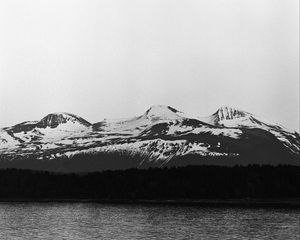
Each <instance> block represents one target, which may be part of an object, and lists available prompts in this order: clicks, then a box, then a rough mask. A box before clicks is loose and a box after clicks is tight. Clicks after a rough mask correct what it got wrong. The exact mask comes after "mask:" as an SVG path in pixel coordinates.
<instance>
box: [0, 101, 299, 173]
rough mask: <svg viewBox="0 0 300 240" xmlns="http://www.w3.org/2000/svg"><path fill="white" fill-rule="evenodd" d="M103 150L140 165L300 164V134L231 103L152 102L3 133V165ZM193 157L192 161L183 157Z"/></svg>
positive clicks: (49, 119)
mask: <svg viewBox="0 0 300 240" xmlns="http://www.w3.org/2000/svg"><path fill="white" fill-rule="evenodd" d="M99 153H105V154H111V153H119V154H123V156H124V154H125V155H127V156H136V155H138V156H140V158H139V159H140V160H138V162H137V163H136V166H143V165H145V166H169V165H175V166H176V165H177V164H179V165H182V164H183V165H184V164H198V163H199V164H201V163H203V160H204V159H206V160H205V164H215V163H216V162H217V163H218V164H221V165H222V164H224V165H226V164H228V161H232V159H233V161H235V164H245V163H247V164H248V163H262V164H263V163H268V164H285V163H288V164H299V163H300V160H299V156H300V136H299V134H298V133H297V132H292V131H289V130H287V129H285V128H283V127H281V126H278V125H276V124H270V123H268V122H267V121H263V120H261V119H260V118H258V117H256V116H254V115H253V114H250V113H248V112H245V111H241V110H237V109H234V108H230V107H222V108H220V109H218V110H217V111H216V112H215V113H214V114H213V115H211V116H209V117H205V118H189V117H187V116H186V115H185V114H184V113H182V112H180V111H178V110H176V109H174V108H172V107H170V106H164V105H156V106H152V107H150V108H149V109H148V110H147V111H146V112H145V113H144V114H142V115H140V116H138V117H133V118H129V119H122V120H112V119H111V120H109V119H105V120H103V121H101V122H98V123H95V124H91V123H89V122H88V121H86V120H84V119H83V118H81V117H78V116H76V115H73V114H69V113H52V114H49V115H47V116H45V117H44V118H42V119H41V120H40V121H30V122H23V123H20V124H17V125H15V126H12V127H6V128H3V129H1V131H0V167H1V166H2V167H5V166H6V167H7V166H10V167H11V166H13V167H19V166H23V167H24V166H27V167H28V168H30V166H29V165H30V164H27V165H26V163H27V162H32V160H33V159H34V161H35V165H39V166H49V165H51V163H52V162H55V163H56V164H57V161H60V160H59V159H64V161H62V160H61V161H60V163H64V162H65V160H66V159H67V160H68V161H69V163H68V164H70V163H72V159H76V156H79V155H83V154H84V155H83V156H85V158H88V156H96V155H97V154H99ZM190 156H192V157H193V162H190V161H189V160H184V159H187V158H189V157H190ZM178 158H182V160H180V161H179V160H178ZM208 158H209V159H210V160H207V159H208ZM120 159H121V157H120ZM195 159H196V160H195ZM197 159H199V160H197ZM245 159H246V160H245ZM275 159H276V160H275ZM103 161H104V160H103ZM118 161H119V160H118ZM124 161H125V160H124ZM120 162H122V161H121V160H120ZM98 163H99V164H100V165H101V159H99V161H98ZM1 164H2V165H1ZM81 164H88V163H87V161H86V162H85V163H81ZM118 164H119V163H118ZM123 165H124V163H123ZM130 166H131V167H132V165H130ZM40 168H41V169H47V167H46V168H44V167H40ZM116 168H118V166H116ZM101 169H102V168H101V167H100V170H101ZM95 170H99V169H95Z"/></svg>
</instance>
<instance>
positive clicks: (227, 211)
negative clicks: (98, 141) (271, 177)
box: [0, 203, 300, 240]
mask: <svg viewBox="0 0 300 240" xmlns="http://www.w3.org/2000/svg"><path fill="white" fill-rule="evenodd" d="M299 219H300V209H272V208H228V207H216V208H215V207H197V206H171V205H147V204H136V205H133V204H132V205H130V204H100V203H0V239H30V240H32V239H73V240H76V239H130V240H131V239H300V229H299Z"/></svg>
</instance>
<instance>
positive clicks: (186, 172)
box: [0, 165, 300, 200]
mask: <svg viewBox="0 0 300 240" xmlns="http://www.w3.org/2000/svg"><path fill="white" fill-rule="evenodd" d="M242 198H247V199H249V198H250V199H251V198H253V199H254V198H260V199H288V198H300V167H299V166H298V167H297V166H287V165H285V166H277V167H275V166H266V165H264V166H259V165H250V166H247V167H245V166H244V167H243V166H235V167H224V166H186V167H171V168H149V169H127V170H115V171H111V170H108V171H103V172H93V173H84V174H83V173H82V174H75V173H53V172H46V171H33V170H22V169H1V170H0V199H2V200H9V199H37V200H38V199H108V200H109V199H111V200H113V199H133V200H135V199H148V200H150V199H156V200H164V199H174V200H176V199H191V200H193V199H242Z"/></svg>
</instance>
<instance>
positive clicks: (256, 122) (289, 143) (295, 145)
mask: <svg viewBox="0 0 300 240" xmlns="http://www.w3.org/2000/svg"><path fill="white" fill-rule="evenodd" d="M199 119H201V120H202V121H204V122H206V123H209V124H212V125H214V126H222V127H227V128H258V129H263V130H266V131H268V132H270V133H272V134H273V135H274V136H276V137H277V139H278V140H279V141H281V142H282V143H283V144H284V145H285V146H286V147H287V148H288V149H289V150H290V151H292V152H294V153H299V150H300V149H299V134H298V133H297V132H296V131H291V130H288V129H286V128H284V127H283V126H280V125H278V124H274V123H270V122H268V121H267V120H264V119H261V118H260V117H257V116H255V115H253V114H251V113H248V112H246V111H242V110H238V109H235V108H232V107H221V108H219V109H218V110H217V112H215V113H214V114H213V115H211V116H209V117H206V118H199Z"/></svg>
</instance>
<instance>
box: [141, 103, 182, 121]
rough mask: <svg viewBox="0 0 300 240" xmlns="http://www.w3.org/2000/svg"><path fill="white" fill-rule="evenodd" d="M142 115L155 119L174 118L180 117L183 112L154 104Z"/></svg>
mask: <svg viewBox="0 0 300 240" xmlns="http://www.w3.org/2000/svg"><path fill="white" fill-rule="evenodd" d="M143 117H145V118H147V119H151V120H153V121H155V120H175V119H181V118H182V117H183V113H182V112H179V111H178V110H176V109H175V108H172V107H170V106H166V105H154V106H152V107H150V108H149V109H148V110H147V111H146V112H145V114H144V115H143Z"/></svg>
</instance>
